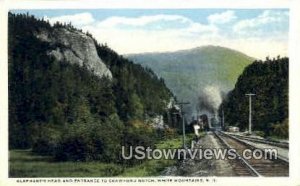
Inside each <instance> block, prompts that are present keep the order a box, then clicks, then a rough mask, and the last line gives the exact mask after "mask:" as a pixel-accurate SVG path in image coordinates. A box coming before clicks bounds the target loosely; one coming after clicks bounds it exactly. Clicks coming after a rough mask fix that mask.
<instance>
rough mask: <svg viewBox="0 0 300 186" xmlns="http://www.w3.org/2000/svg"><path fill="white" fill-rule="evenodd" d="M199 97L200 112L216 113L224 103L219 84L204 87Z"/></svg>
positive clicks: (198, 107)
mask: <svg viewBox="0 0 300 186" xmlns="http://www.w3.org/2000/svg"><path fill="white" fill-rule="evenodd" d="M199 95H200V96H199V98H198V102H199V103H198V106H197V109H198V111H200V112H203V111H204V112H205V111H206V112H210V113H211V114H216V113H217V111H218V108H219V106H220V105H221V103H222V95H221V90H220V88H219V87H218V86H213V85H209V86H206V87H204V89H203V90H202V91H201V92H200V94H199Z"/></svg>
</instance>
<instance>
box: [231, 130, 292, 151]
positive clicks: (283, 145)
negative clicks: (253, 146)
mask: <svg viewBox="0 0 300 186" xmlns="http://www.w3.org/2000/svg"><path fill="white" fill-rule="evenodd" d="M227 135H231V136H235V137H237V138H240V139H244V140H248V141H253V142H258V143H263V144H267V145H272V146H276V147H281V148H285V149H288V148H289V143H287V142H278V141H271V140H265V139H258V138H253V137H249V136H241V135H237V134H232V133H230V134H227Z"/></svg>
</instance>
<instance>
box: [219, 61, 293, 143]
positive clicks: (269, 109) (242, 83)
mask: <svg viewBox="0 0 300 186" xmlns="http://www.w3.org/2000/svg"><path fill="white" fill-rule="evenodd" d="M288 62H289V59H288V58H286V57H283V58H281V57H279V56H278V57H277V58H276V59H275V58H274V59H269V58H266V60H265V61H254V62H253V63H252V64H250V65H249V66H248V67H246V68H245V70H244V71H243V73H242V74H241V75H240V77H239V78H238V80H237V83H236V85H235V88H234V89H233V90H232V91H231V92H229V94H228V95H227V97H226V98H225V99H224V101H223V103H222V104H221V106H220V108H219V111H220V113H219V114H220V116H222V114H221V111H222V109H223V110H224V113H225V120H226V122H225V123H226V124H227V126H228V125H234V126H238V127H240V128H241V129H242V130H247V129H248V116H249V115H248V114H249V108H248V107H249V100H248V97H247V96H246V95H245V94H247V93H254V94H255V96H253V97H252V118H253V130H257V131H261V133H262V134H263V135H265V136H278V137H283V138H287V137H288V79H289V76H288V74H289V73H288V72H289V64H288Z"/></svg>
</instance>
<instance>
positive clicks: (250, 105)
mask: <svg viewBox="0 0 300 186" xmlns="http://www.w3.org/2000/svg"><path fill="white" fill-rule="evenodd" d="M245 95H246V96H249V134H251V133H252V99H251V98H252V96H255V94H252V93H249V94H245Z"/></svg>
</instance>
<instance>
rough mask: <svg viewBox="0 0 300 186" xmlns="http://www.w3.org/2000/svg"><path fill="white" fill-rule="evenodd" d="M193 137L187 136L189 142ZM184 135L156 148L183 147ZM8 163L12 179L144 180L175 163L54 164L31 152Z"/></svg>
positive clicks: (18, 153) (20, 153) (14, 153)
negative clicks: (118, 177) (115, 177)
mask: <svg viewBox="0 0 300 186" xmlns="http://www.w3.org/2000/svg"><path fill="white" fill-rule="evenodd" d="M192 137H193V135H191V134H190V135H188V137H187V141H188V142H189V141H190V140H191V139H192ZM181 145H182V141H181V136H179V137H177V138H174V139H170V140H164V141H161V142H160V143H157V145H156V148H159V149H164V148H180V147H181ZM9 153H10V154H9V155H10V161H9V164H10V166H9V175H10V177H111V176H120V177H144V176H157V175H159V174H160V172H161V171H162V170H164V169H165V168H166V167H168V166H172V165H174V164H176V162H177V161H176V160H165V159H161V160H147V161H145V162H143V163H142V164H139V165H135V166H132V167H123V165H121V164H114V163H102V162H97V161H93V162H54V161H53V159H52V158H51V157H47V156H38V155H35V154H33V153H31V151H30V150H11V151H10V152H9Z"/></svg>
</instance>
